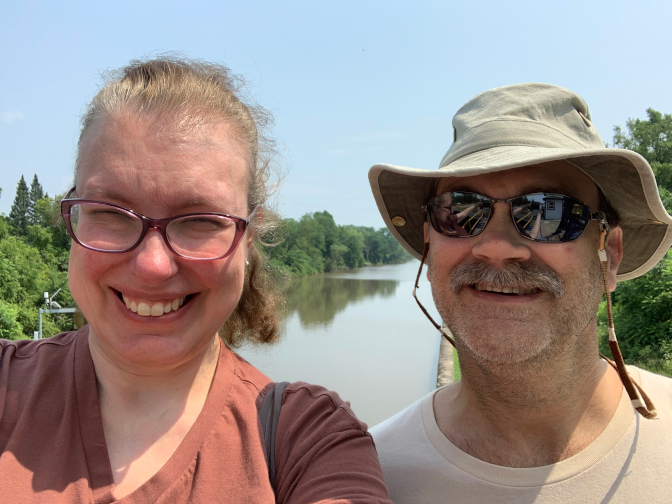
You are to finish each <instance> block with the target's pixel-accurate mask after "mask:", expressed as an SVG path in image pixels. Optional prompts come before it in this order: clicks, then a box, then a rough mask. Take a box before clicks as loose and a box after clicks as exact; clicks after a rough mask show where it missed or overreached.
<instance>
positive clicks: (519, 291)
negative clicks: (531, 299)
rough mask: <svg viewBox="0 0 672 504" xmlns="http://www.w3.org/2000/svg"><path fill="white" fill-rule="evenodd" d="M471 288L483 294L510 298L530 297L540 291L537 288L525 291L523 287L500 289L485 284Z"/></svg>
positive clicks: (474, 285)
mask: <svg viewBox="0 0 672 504" xmlns="http://www.w3.org/2000/svg"><path fill="white" fill-rule="evenodd" d="M471 287H472V288H473V289H476V290H477V291H481V292H495V293H497V294H504V295H509V296H530V295H532V294H536V293H538V292H539V289H537V288H536V287H535V288H532V289H525V288H523V287H518V286H504V287H500V286H496V285H488V284H483V283H477V284H471Z"/></svg>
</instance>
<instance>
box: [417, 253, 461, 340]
mask: <svg viewBox="0 0 672 504" xmlns="http://www.w3.org/2000/svg"><path fill="white" fill-rule="evenodd" d="M427 252H429V242H425V246H424V248H423V249H422V259H420V267H419V268H418V275H417V276H416V277H415V286H414V287H413V298H414V299H415V302H416V303H418V306H419V307H420V309H421V310H422V313H424V314H425V317H427V318H428V319H429V321H430V322H431V323H432V324H433V325H434V327H436V328H437V330H438V331H439V332H440V333H441V336H443V337H444V338H446V339H447V340H448V341H449V342H450V344H451V345H453V346H454V347H455V341H453V338H451V337H450V336H449V335H448V333H447V332H446V331H445V330H444V329H443V327H441V326H440V325H439V324H437V323H436V322H434V319H433V318H432V316H431V315H430V314H429V312H428V311H427V310H426V309H425V307H424V306H422V303H421V302H420V300H419V299H418V296H417V295H416V294H415V292H416V291H417V290H418V284H419V283H420V274H421V273H422V267H423V266H424V265H425V259H426V258H427ZM455 348H457V347H455Z"/></svg>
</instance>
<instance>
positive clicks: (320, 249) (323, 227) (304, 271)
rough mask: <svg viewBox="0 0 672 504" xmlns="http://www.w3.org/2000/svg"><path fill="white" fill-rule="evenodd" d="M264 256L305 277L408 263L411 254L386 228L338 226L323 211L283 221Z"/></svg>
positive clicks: (280, 268) (330, 216)
mask: <svg viewBox="0 0 672 504" xmlns="http://www.w3.org/2000/svg"><path fill="white" fill-rule="evenodd" d="M266 254H267V256H268V258H269V260H270V262H271V264H272V265H274V266H275V267H276V268H278V269H279V270H281V271H283V272H285V273H286V274H287V275H289V276H306V275H314V274H316V273H324V272H329V271H334V270H339V269H352V268H359V267H361V266H365V265H375V264H394V263H401V262H404V261H409V260H410V259H411V255H410V254H409V253H408V252H406V251H405V250H404V249H403V248H402V247H401V245H399V242H397V240H395V238H394V237H393V236H392V234H391V233H390V231H389V230H388V229H387V228H382V229H378V230H376V229H374V228H371V227H362V226H351V225H346V226H339V225H337V224H336V223H335V222H334V218H333V217H332V215H331V214H330V213H329V212H327V211H326V210H325V211H324V212H314V213H307V214H305V215H304V216H303V217H301V218H300V219H299V220H295V219H283V221H282V226H281V231H280V240H278V243H276V244H273V246H269V247H266Z"/></svg>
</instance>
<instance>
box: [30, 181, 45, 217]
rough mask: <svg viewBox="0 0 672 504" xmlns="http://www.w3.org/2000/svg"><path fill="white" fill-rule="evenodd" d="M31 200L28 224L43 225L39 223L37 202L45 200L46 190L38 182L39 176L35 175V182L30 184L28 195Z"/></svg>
mask: <svg viewBox="0 0 672 504" xmlns="http://www.w3.org/2000/svg"><path fill="white" fill-rule="evenodd" d="M28 197H29V199H30V206H29V207H28V222H29V224H43V223H41V222H40V221H39V214H38V213H37V212H36V208H35V207H36V205H37V202H38V201H40V200H41V199H42V198H44V190H43V189H42V184H40V182H39V181H38V180H37V174H35V175H33V181H32V183H31V184H30V192H29V194H28Z"/></svg>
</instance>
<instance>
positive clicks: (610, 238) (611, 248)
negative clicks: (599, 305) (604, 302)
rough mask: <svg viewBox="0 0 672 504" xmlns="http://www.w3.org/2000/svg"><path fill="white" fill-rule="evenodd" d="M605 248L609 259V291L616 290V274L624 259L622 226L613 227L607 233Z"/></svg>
mask: <svg viewBox="0 0 672 504" xmlns="http://www.w3.org/2000/svg"><path fill="white" fill-rule="evenodd" d="M605 249H606V251H607V258H608V259H609V277H608V280H609V292H614V290H616V274H617V273H618V267H619V266H620V265H621V261H622V260H623V229H621V226H614V227H613V228H611V230H610V231H609V234H608V235H607V243H606V245H605Z"/></svg>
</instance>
